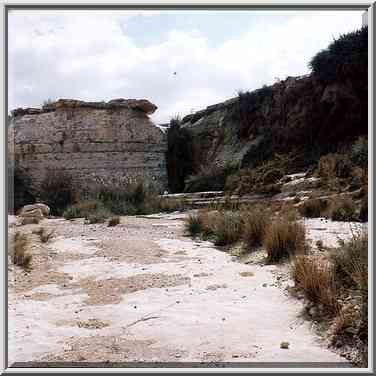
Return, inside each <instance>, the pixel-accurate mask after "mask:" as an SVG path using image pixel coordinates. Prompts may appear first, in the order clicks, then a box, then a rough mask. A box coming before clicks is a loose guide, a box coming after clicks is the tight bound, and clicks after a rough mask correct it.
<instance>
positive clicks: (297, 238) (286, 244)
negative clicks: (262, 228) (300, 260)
mask: <svg viewBox="0 0 376 376" xmlns="http://www.w3.org/2000/svg"><path fill="white" fill-rule="evenodd" d="M264 246H265V248H266V251H267V254H268V261H269V262H279V261H281V260H282V259H284V258H289V257H291V256H294V255H296V254H298V253H303V252H305V249H306V244H305V227H304V225H302V224H300V223H298V222H291V221H287V220H286V219H284V218H279V219H277V220H275V221H274V222H273V223H272V224H271V225H270V226H268V228H267V229H266V233H265V239H264Z"/></svg>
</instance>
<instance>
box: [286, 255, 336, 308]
mask: <svg viewBox="0 0 376 376" xmlns="http://www.w3.org/2000/svg"><path fill="white" fill-rule="evenodd" d="M291 274H292V278H293V280H294V282H295V286H296V287H298V288H299V289H301V290H302V291H303V293H304V295H305V296H306V298H307V299H309V300H310V301H311V302H313V303H315V304H322V305H323V306H324V308H325V310H326V311H328V312H330V313H335V312H336V311H337V309H338V307H337V292H336V286H335V280H334V276H335V274H334V271H333V268H332V266H331V265H330V263H328V262H327V261H325V260H323V259H319V258H317V257H310V256H306V255H304V256H297V257H295V258H294V260H293V262H292V264H291Z"/></svg>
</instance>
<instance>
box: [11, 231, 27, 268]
mask: <svg viewBox="0 0 376 376" xmlns="http://www.w3.org/2000/svg"><path fill="white" fill-rule="evenodd" d="M29 245H30V243H29V239H28V237H27V235H26V234H21V233H20V232H16V233H15V235H14V242H13V254H12V259H13V264H15V265H18V266H21V267H23V268H25V269H28V268H30V264H31V259H32V255H31V254H30V253H29Z"/></svg>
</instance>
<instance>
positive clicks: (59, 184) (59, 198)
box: [40, 170, 74, 215]
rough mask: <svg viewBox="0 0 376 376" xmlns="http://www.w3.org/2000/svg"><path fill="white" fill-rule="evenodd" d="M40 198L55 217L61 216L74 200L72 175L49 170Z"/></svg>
mask: <svg viewBox="0 0 376 376" xmlns="http://www.w3.org/2000/svg"><path fill="white" fill-rule="evenodd" d="M40 196H41V199H42V201H43V202H44V203H46V204H47V205H48V206H49V207H50V208H51V213H52V214H53V215H61V214H62V213H63V212H64V210H65V208H66V207H67V206H69V205H70V204H71V203H72V202H73V199H74V193H73V184H72V177H71V175H70V174H68V173H67V172H64V171H52V170H48V171H47V173H46V175H45V177H44V179H43V181H42V183H41V192H40Z"/></svg>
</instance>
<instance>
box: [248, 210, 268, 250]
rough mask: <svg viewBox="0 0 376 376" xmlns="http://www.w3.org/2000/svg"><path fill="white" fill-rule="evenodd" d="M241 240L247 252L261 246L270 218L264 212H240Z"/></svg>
mask: <svg viewBox="0 0 376 376" xmlns="http://www.w3.org/2000/svg"><path fill="white" fill-rule="evenodd" d="M242 221H243V240H244V243H245V245H246V248H247V250H248V251H251V250H252V249H254V248H255V247H258V246H261V244H262V242H263V240H264V237H265V232H266V228H267V227H268V226H269V224H270V216H269V214H268V213H266V212H265V210H261V209H254V210H246V211H243V212H242Z"/></svg>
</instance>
